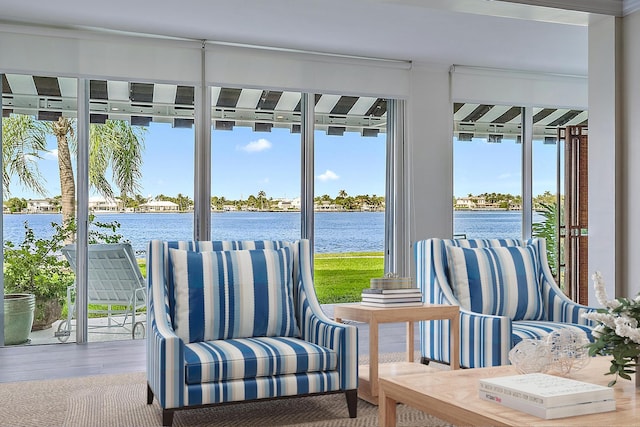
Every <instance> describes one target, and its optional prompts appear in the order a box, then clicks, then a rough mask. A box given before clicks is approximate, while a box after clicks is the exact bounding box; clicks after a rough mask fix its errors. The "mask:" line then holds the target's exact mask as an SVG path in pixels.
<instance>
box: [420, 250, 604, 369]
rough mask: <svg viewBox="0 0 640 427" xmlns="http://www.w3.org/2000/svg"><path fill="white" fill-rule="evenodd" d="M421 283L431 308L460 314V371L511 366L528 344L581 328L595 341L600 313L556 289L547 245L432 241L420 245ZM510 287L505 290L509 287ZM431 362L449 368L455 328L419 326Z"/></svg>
mask: <svg viewBox="0 0 640 427" xmlns="http://www.w3.org/2000/svg"><path fill="white" fill-rule="evenodd" d="M415 257H416V268H417V271H416V281H417V283H418V287H419V288H420V289H421V290H422V293H423V296H424V301H425V302H427V303H433V304H452V305H458V306H460V365H461V366H463V367H467V368H479V367H485V366H498V365H506V364H509V356H508V355H509V351H510V350H511V348H513V346H515V345H516V344H517V343H519V342H520V341H521V340H523V339H527V338H533V339H536V338H541V337H543V336H545V335H547V334H549V333H550V332H552V331H554V330H557V329H560V328H578V329H581V330H583V331H585V332H586V333H587V336H588V337H589V339H591V326H592V324H591V322H590V321H589V320H586V319H584V318H582V313H584V312H586V311H591V310H593V309H592V308H590V307H587V306H583V305H579V304H577V303H575V302H574V301H572V300H570V299H569V298H568V297H567V296H566V295H565V294H564V293H563V292H562V290H561V289H560V288H559V287H558V286H557V284H556V283H555V280H554V278H553V275H552V274H551V271H550V270H549V265H548V263H547V252H546V246H545V241H544V239H530V240H518V239H495V240H494V239H491V240H489V239H487V240H481V239H469V240H467V239H455V240H444V239H427V240H422V241H418V242H416V244H415ZM504 285H506V286H504ZM420 338H421V340H420V342H421V345H420V349H421V353H422V358H423V361H424V362H428V361H430V360H433V361H438V362H443V363H449V361H450V355H449V325H448V321H430V322H421V323H420Z"/></svg>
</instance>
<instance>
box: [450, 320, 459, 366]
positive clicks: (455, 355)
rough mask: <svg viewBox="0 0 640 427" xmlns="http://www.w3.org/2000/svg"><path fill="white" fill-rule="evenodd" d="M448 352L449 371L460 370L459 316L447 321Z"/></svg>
mask: <svg viewBox="0 0 640 427" xmlns="http://www.w3.org/2000/svg"><path fill="white" fill-rule="evenodd" d="M449 351H450V352H451V358H450V359H451V360H450V363H451V369H460V314H456V315H455V316H453V318H452V319H451V320H450V321H449Z"/></svg>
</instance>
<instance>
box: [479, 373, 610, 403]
mask: <svg viewBox="0 0 640 427" xmlns="http://www.w3.org/2000/svg"><path fill="white" fill-rule="evenodd" d="M480 391H483V392H490V393H493V394H495V395H498V396H501V397H509V398H512V399H518V400H521V401H523V402H529V403H531V404H534V405H538V406H540V407H542V408H553V407H556V406H567V405H574V404H577V403H585V402H597V401H602V400H613V389H612V388H611V387H605V386H601V385H597V384H590V383H585V382H582V381H577V380H572V379H570V378H563V377H558V376H555V375H549V374H542V373H533V374H523V375H511V376H506V377H496V378H485V379H481V380H480Z"/></svg>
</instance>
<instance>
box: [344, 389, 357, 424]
mask: <svg viewBox="0 0 640 427" xmlns="http://www.w3.org/2000/svg"><path fill="white" fill-rule="evenodd" d="M344 395H345V396H346V398H347V408H348V409H349V418H356V417H357V416H358V390H347V391H345V392H344Z"/></svg>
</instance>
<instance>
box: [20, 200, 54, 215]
mask: <svg viewBox="0 0 640 427" xmlns="http://www.w3.org/2000/svg"><path fill="white" fill-rule="evenodd" d="M27 212H28V213H44V212H57V208H56V206H55V205H54V204H53V203H51V200H50V199H31V200H27Z"/></svg>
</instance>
